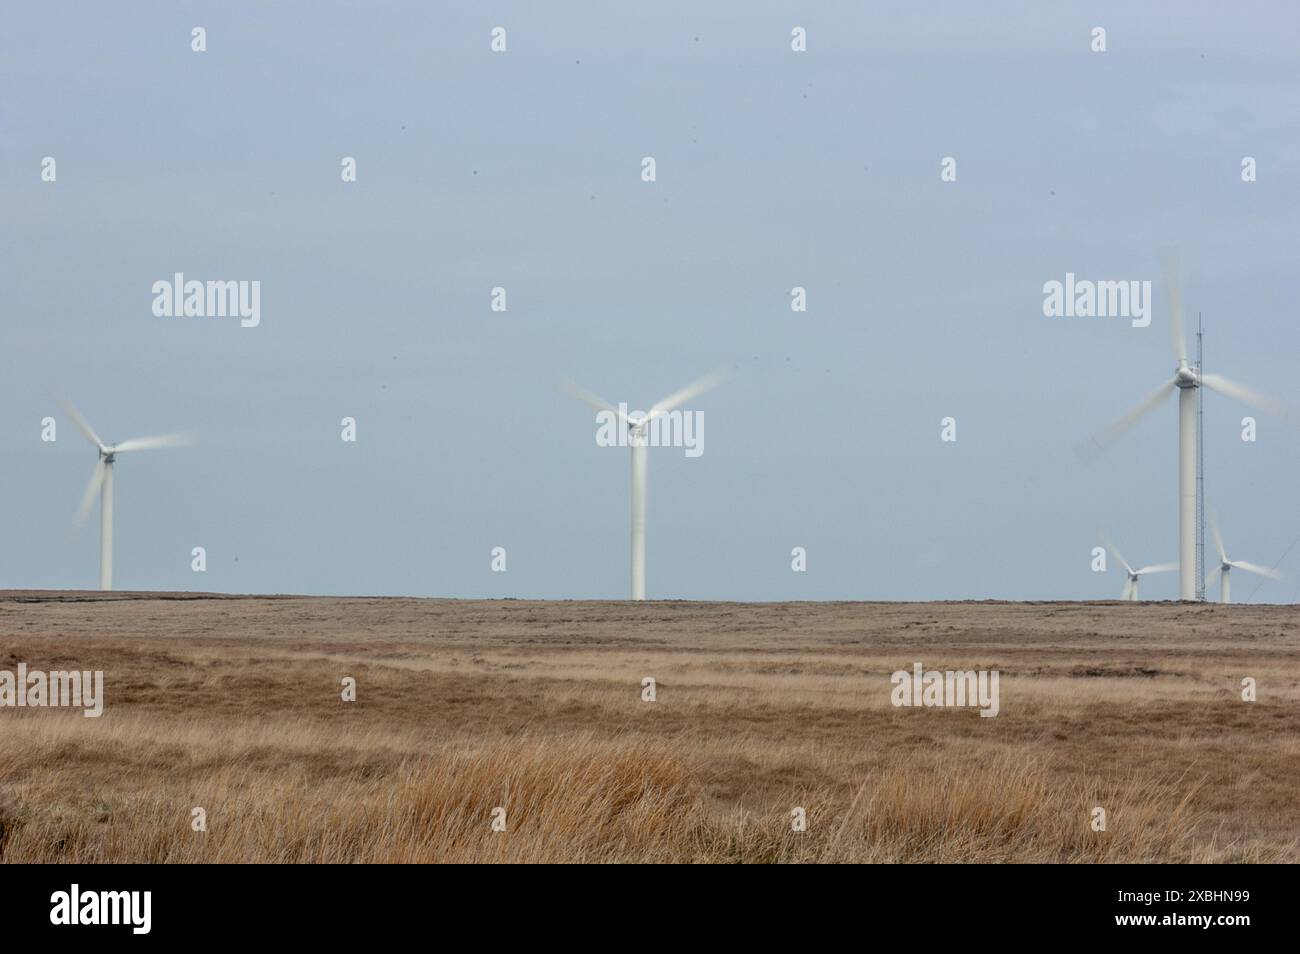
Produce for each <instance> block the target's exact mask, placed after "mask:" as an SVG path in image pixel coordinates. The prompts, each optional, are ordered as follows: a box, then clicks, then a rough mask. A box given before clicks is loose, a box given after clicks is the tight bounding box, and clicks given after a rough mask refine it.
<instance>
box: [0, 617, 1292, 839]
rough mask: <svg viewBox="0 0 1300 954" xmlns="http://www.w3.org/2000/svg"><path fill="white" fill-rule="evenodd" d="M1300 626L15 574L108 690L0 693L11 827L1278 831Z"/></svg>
mask: <svg viewBox="0 0 1300 954" xmlns="http://www.w3.org/2000/svg"><path fill="white" fill-rule="evenodd" d="M1298 625H1300V619H1298V618H1297V614H1296V612H1295V611H1294V610H1293V609H1291V608H1289V607H1252V606H1240V607H1229V608H1223V607H1213V606H1209V607H1206V606H1185V605H1137V606H1126V605H1118V604H1042V605H1036V606H1033V605H1012V604H916V605H907V604H772V605H767V606H755V605H737V604H694V603H692V604H682V603H651V604H643V605H631V604H625V603H604V604H602V603H525V602H513V601H507V602H456V601H431V600H430V601H421V600H360V599H358V600H335V599H179V598H175V597H172V598H155V597H150V598H130V597H127V596H125V595H113V596H112V597H110V598H108V599H102V600H101V599H99V598H98V595H95V596H91V595H89V594H86V595H80V596H78V595H70V594H60V595H56V594H23V593H9V594H4V593H0V668H8V669H13V668H14V667H15V666H16V664H17V662H19V661H23V662H26V663H28V664H29V666H31V667H33V668H39V669H61V668H70V667H74V666H75V667H77V668H90V669H103V670H105V683H106V696H107V702H106V709H105V714H104V715H103V717H102V718H100V719H85V718H82V717H81V715H80V714H79V713H73V712H68V711H60V710H43V709H23V710H14V709H4V710H0V860H3V861H8V862H55V861H58V862H69V861H92V862H101V861H103V862H108V861H113V862H159V861H161V862H236V861H270V862H430V861H436V862H483V861H487V862H547V861H563V862H567V861H573V862H626V861H655V862H711V861H725V862H854V861H873V862H874V861H879V862H900V861H927V862H931V861H933V862H970V861H979V862H1024V861H1051V862H1113V861H1123V862H1155V861H1160V862H1171V861H1172V862H1180V861H1261V860H1282V861H1294V860H1296V859H1297V857H1300V847H1298V845H1297V839H1298V836H1297V833H1298V832H1300V805H1298V804H1297V802H1296V799H1295V797H1294V793H1295V791H1296V790H1297V783H1300V731H1298V730H1300V706H1297V702H1300V639H1298V638H1297V627H1298ZM914 661H921V662H923V663H924V664H925V666H926V667H927V668H963V669H970V668H998V669H1000V670H1001V671H1002V673H1003V676H1002V685H1001V707H1002V711H1001V714H1000V715H999V716H998V717H997V718H995V719H981V718H979V717H978V715H977V713H976V712H975V711H973V710H962V711H954V710H934V709H930V710H924V709H895V708H893V707H892V706H890V704H889V699H888V694H889V688H890V685H889V681H888V674H889V673H890V672H892V671H894V670H895V669H907V668H910V666H911V664H912V663H913V662H914ZM647 675H649V676H654V677H655V678H656V679H657V680H658V700H657V701H656V702H654V703H645V702H642V701H641V698H640V694H641V685H640V683H641V679H642V677H643V676H647ZM344 676H353V677H355V678H356V679H357V681H358V693H359V697H358V701H357V702H356V703H351V704H349V703H344V702H342V701H341V700H340V698H339V690H340V680H341V679H342V678H343V677H344ZM1244 676H1252V677H1253V678H1255V679H1256V680H1257V681H1258V683H1259V687H1260V698H1259V701H1258V702H1255V703H1251V704H1247V703H1244V702H1242V701H1241V700H1240V696H1239V683H1240V680H1241V678H1242V677H1244ZM194 806H202V807H204V808H205V809H206V811H207V816H208V831H207V832H206V833H198V832H194V831H192V830H191V828H190V819H191V814H190V813H191V808H192V807H194ZM497 806H502V807H504V808H505V809H506V829H507V830H506V831H505V832H493V831H492V830H491V813H492V810H493V809H494V808H495V807H497ZM796 806H800V807H803V808H804V809H805V810H806V813H807V819H808V830H807V831H805V832H800V833H796V832H793V831H792V830H791V825H790V812H791V810H792V809H793V808H794V807H796ZM1094 806H1102V807H1104V808H1105V809H1106V812H1107V830H1106V831H1105V832H1094V831H1092V829H1091V827H1090V825H1089V821H1090V818H1091V811H1092V809H1093V807H1094Z"/></svg>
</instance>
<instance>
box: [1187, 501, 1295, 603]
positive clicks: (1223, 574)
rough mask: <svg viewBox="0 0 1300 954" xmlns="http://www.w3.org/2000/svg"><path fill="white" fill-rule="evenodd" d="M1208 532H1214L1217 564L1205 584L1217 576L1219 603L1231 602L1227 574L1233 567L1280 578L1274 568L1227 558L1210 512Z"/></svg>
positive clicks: (1216, 525) (1217, 527)
mask: <svg viewBox="0 0 1300 954" xmlns="http://www.w3.org/2000/svg"><path fill="white" fill-rule="evenodd" d="M1210 532H1211V533H1213V534H1214V546H1215V547H1216V548H1217V549H1218V551H1219V565H1218V566H1216V567H1215V568H1214V570H1213V572H1211V573H1210V575H1209V576H1207V577H1206V578H1205V585H1206V586H1207V587H1208V586H1209V585H1210V581H1211V580H1213V579H1214V578H1215V577H1216V576H1217V577H1219V602H1220V603H1231V602H1232V591H1231V587H1230V586H1229V580H1228V575H1229V571H1230V570H1232V569H1233V568H1234V567H1235V568H1237V569H1238V570H1245V571H1246V572H1247V573H1258V574H1259V575H1260V576H1266V577H1268V578H1269V579H1270V580H1280V579H1282V574H1281V573H1278V572H1277V571H1276V570H1269V569H1266V568H1265V567H1262V566H1259V565H1257V564H1254V563H1247V562H1246V561H1245V560H1229V559H1228V554H1227V551H1225V550H1224V549H1223V537H1221V536H1219V522H1218V521H1217V520H1215V519H1214V514H1213V513H1211V514H1210Z"/></svg>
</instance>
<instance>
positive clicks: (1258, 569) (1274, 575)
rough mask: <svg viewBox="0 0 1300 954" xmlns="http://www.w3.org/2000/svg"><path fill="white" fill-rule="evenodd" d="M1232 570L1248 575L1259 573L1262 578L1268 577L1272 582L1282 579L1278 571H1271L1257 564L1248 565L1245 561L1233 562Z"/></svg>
mask: <svg viewBox="0 0 1300 954" xmlns="http://www.w3.org/2000/svg"><path fill="white" fill-rule="evenodd" d="M1232 568H1233V569H1234V570H1245V571H1246V572H1247V573H1257V574H1259V575H1260V576H1266V577H1268V578H1269V579H1270V580H1280V579H1282V574H1281V573H1279V572H1277V570H1270V569H1268V568H1267V567H1262V566H1260V565H1259V564H1257V563H1247V562H1246V561H1245V560H1233V561H1232Z"/></svg>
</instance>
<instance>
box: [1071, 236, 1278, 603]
mask: <svg viewBox="0 0 1300 954" xmlns="http://www.w3.org/2000/svg"><path fill="white" fill-rule="evenodd" d="M1165 284H1166V288H1167V291H1168V294H1169V332H1170V340H1171V342H1172V344H1173V348H1174V357H1175V358H1177V359H1178V367H1177V368H1176V369H1175V370H1174V376H1173V379H1172V380H1170V381H1166V382H1165V383H1164V384H1162V385H1160V387H1159V388H1157V389H1156V390H1155V391H1154V392H1152V393H1151V394H1150V395H1148V396H1147V397H1146V398H1145V399H1144V400H1143V401H1142V402H1141V403H1140V404H1138V405H1137V407H1135V408H1133V410H1131V411H1129V412H1128V413H1127V414H1125V415H1124V416H1123V417H1121V418H1120V419H1119V420H1118V421H1116V422H1115V423H1114V424H1112V425H1111V426H1110V427H1108V428H1106V429H1105V430H1104V431H1100V432H1098V433H1097V434H1095V435H1094V436H1093V437H1092V438H1091V439H1090V440H1089V441H1088V442H1087V443H1085V444H1084V446H1083V448H1082V450H1083V451H1084V452H1085V454H1089V453H1091V454H1095V453H1100V452H1101V451H1103V450H1105V449H1106V448H1107V447H1109V446H1110V445H1111V444H1113V443H1114V442H1115V441H1117V440H1118V439H1119V438H1120V437H1121V436H1122V435H1123V434H1124V432H1125V431H1127V430H1128V429H1129V428H1131V427H1132V426H1133V425H1134V424H1136V423H1137V422H1138V421H1139V420H1141V419H1142V417H1144V416H1145V415H1146V414H1147V412H1149V411H1151V410H1153V409H1154V408H1155V407H1156V406H1157V405H1159V404H1160V403H1161V402H1162V401H1163V400H1164V399H1165V398H1167V397H1168V396H1169V395H1170V394H1171V393H1172V392H1173V391H1174V390H1177V391H1178V590H1179V598H1180V599H1184V600H1194V599H1196V389H1197V388H1198V387H1200V386H1201V385H1205V386H1206V387H1208V388H1213V389H1214V390H1215V391H1218V392H1219V393H1220V394H1224V395H1227V396H1228V397H1230V398H1233V399H1235V400H1238V401H1241V402H1243V403H1245V404H1249V405H1251V406H1253V407H1257V408H1259V409H1260V410H1262V411H1268V412H1269V413H1271V414H1278V415H1286V414H1287V408H1286V406H1285V405H1283V404H1282V403H1281V402H1280V401H1276V400H1274V399H1273V398H1270V397H1267V396H1265V395H1263V394H1260V393H1259V392H1257V391H1252V390H1251V389H1250V388H1246V387H1243V386H1242V385H1240V384H1236V383H1234V382H1232V381H1230V380H1228V379H1227V378H1225V377H1224V376H1223V375H1221V374H1202V373H1200V372H1198V371H1197V370H1196V369H1195V368H1193V367H1192V366H1191V365H1190V364H1188V361H1187V338H1186V336H1185V334H1184V333H1183V299H1182V289H1181V287H1180V285H1179V282H1178V274H1177V271H1176V269H1175V267H1174V265H1173V263H1172V262H1167V263H1166V265H1165Z"/></svg>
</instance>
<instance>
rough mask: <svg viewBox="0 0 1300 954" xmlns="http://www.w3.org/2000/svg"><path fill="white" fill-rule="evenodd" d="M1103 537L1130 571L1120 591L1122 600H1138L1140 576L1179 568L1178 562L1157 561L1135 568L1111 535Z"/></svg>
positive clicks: (1116, 557) (1127, 570)
mask: <svg viewBox="0 0 1300 954" xmlns="http://www.w3.org/2000/svg"><path fill="white" fill-rule="evenodd" d="M1101 539H1102V542H1103V543H1105V544H1106V549H1107V550H1109V551H1110V552H1111V554H1112V555H1113V556H1114V557H1115V559H1116V560H1119V562H1120V563H1122V564H1124V570H1125V571H1126V572H1127V573H1128V579H1127V580H1125V581H1124V588H1123V589H1122V590H1120V591H1119V598H1120V599H1122V600H1130V601H1131V602H1134V603H1136V602H1137V598H1138V577H1142V576H1146V575H1147V574H1148V573H1169V572H1170V571H1172V570H1176V569H1178V564H1177V563H1156V564H1154V565H1152V566H1144V567H1142V568H1141V569H1138V570H1135V569H1133V567H1132V566H1130V565H1129V562H1128V560H1125V559H1124V555H1123V554H1122V553H1120V552H1119V549H1118V548H1117V547H1116V546H1115V544H1114V543H1112V542H1111V540H1110V538H1109V537H1107V536H1106V535H1105V534H1102V537H1101Z"/></svg>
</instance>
